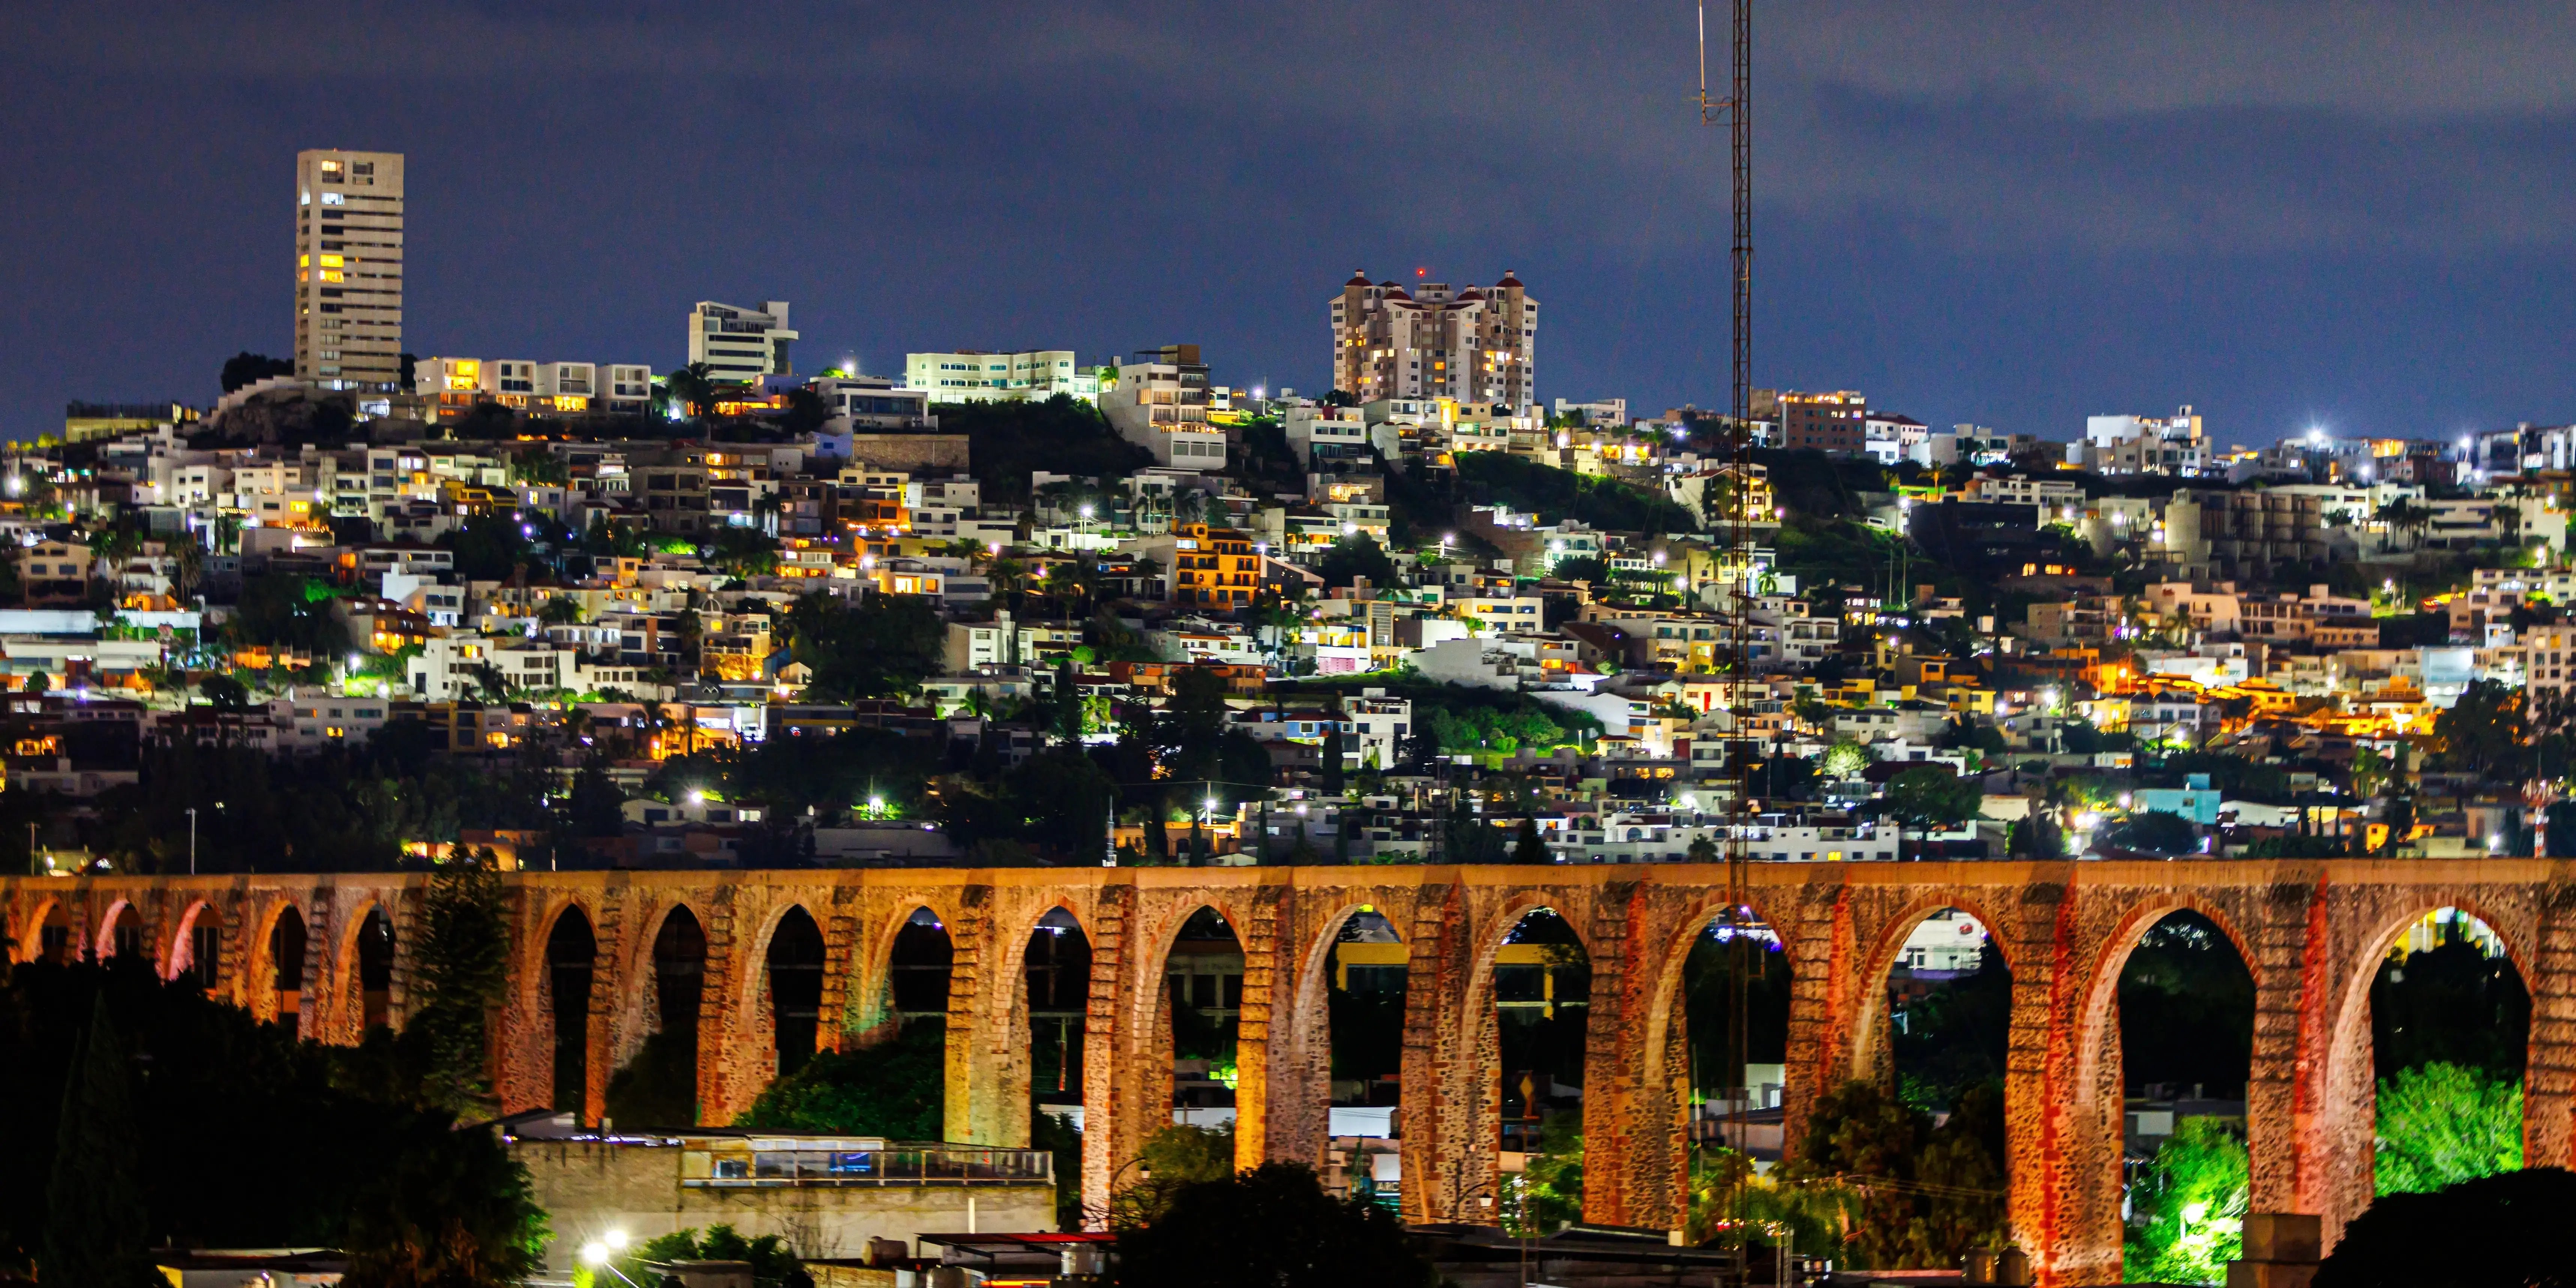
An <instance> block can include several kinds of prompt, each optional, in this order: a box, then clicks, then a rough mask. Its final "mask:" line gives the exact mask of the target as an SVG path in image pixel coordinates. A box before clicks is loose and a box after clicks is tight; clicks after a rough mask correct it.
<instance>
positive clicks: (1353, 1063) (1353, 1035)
mask: <svg viewBox="0 0 2576 1288" xmlns="http://www.w3.org/2000/svg"><path fill="white" fill-rule="evenodd" d="M1407 960H1408V959H1407V955H1406V949H1405V945H1404V940H1403V938H1402V937H1401V936H1399V935H1397V934H1396V933H1395V923H1394V922H1391V921H1389V920H1387V919H1386V918H1385V917H1384V916H1383V915H1381V914H1379V912H1378V911H1377V910H1376V909H1375V908H1369V907H1363V908H1361V909H1360V910H1359V911H1357V912H1354V913H1352V914H1351V915H1350V916H1349V917H1347V918H1345V919H1343V921H1342V928H1341V931H1340V932H1339V933H1338V934H1336V935H1335V936H1334V937H1333V946H1332V948H1331V949H1330V950H1329V951H1328V952H1327V953H1326V954H1325V957H1324V972H1325V977H1326V979H1327V980H1328V981H1329V982H1330V986H1331V991H1330V992H1329V993H1328V994H1326V1006H1327V1010H1326V1013H1325V1022H1326V1023H1327V1024H1328V1025H1329V1026H1330V1033H1331V1039H1332V1066H1333V1090H1332V1103H1333V1106H1334V1107H1335V1108H1336V1109H1351V1108H1383V1107H1389V1106H1393V1105H1397V1104H1400V1103H1402V1101H1403V1086H1404V1083H1403V1077H1402V1075H1403V1071H1404V986H1405V978H1406V970H1407V966H1406V963H1407ZM1333 1117H1334V1120H1335V1124H1336V1125H1335V1126H1334V1128H1333V1133H1332V1134H1333V1135H1334V1136H1336V1137H1341V1136H1367V1135H1376V1136H1386V1135H1389V1134H1391V1128H1392V1116H1391V1115H1387V1114H1348V1113H1341V1114H1335V1115H1334V1116H1333ZM1381 1120H1383V1121H1381ZM1371 1126H1377V1127H1387V1128H1389V1130H1388V1131H1367V1130H1360V1129H1361V1128H1366V1127H1371ZM1344 1127H1351V1128H1353V1129H1354V1130H1349V1131H1345V1130H1343V1128H1344Z"/></svg>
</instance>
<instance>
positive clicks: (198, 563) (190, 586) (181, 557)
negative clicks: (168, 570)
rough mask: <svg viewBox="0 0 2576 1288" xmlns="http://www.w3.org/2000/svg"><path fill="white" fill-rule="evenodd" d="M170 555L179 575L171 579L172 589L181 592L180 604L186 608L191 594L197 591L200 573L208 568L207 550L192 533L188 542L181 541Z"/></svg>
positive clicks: (179, 595) (179, 596)
mask: <svg viewBox="0 0 2576 1288" xmlns="http://www.w3.org/2000/svg"><path fill="white" fill-rule="evenodd" d="M170 555H171V561H172V563H173V564H175V565H176V568H175V571H176V573H177V575H176V576H174V577H172V578H171V581H172V583H173V586H172V588H173V589H175V590H177V591H178V592H179V594H178V600H179V603H180V605H181V606H182V607H185V606H186V605H187V603H188V594H189V592H190V591H192V590H195V589H196V586H197V576H198V573H199V572H200V570H202V569H203V568H204V567H205V566H206V548H205V547H204V546H201V545H199V544H197V537H196V534H195V533H193V532H192V533H189V534H188V538H187V540H185V541H181V542H180V543H179V544H178V547H177V548H176V549H174V550H172V551H171V552H170Z"/></svg>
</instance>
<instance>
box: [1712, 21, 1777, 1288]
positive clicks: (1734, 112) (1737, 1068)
mask: <svg viewBox="0 0 2576 1288" xmlns="http://www.w3.org/2000/svg"><path fill="white" fill-rule="evenodd" d="M1732 8H1733V13H1732V21H1731V22H1730V23H1729V35H1730V36H1731V40H1730V42H1729V44H1730V50H1731V57H1730V59H1729V62H1728V84H1727V90H1726V95H1725V97H1724V98H1715V99H1713V98H1711V97H1710V95H1709V80H1708V7H1707V4H1706V0H1702V3H1701V5H1700V9H1699V81H1700V88H1699V109H1700V122H1701V124H1703V125H1719V124H1723V125H1724V126H1726V128H1727V161H1728V171H1729V185H1728V188H1729V191H1728V196H1729V198H1730V211H1731V214H1732V216H1733V226H1732V228H1731V230H1730V236H1729V239H1728V248H1727V270H1728V272H1727V277H1728V288H1729V290H1728V293H1729V297H1730V298H1729V303H1730V305H1731V309H1730V312H1729V315H1728V339H1729V341H1730V342H1731V343H1730V346H1729V355H1728V373H1727V374H1728V376H1729V379H1730V382H1731V388H1730V390H1729V400H1728V403H1727V418H1726V423H1725V427H1724V433H1725V436H1726V442H1725V456H1726V462H1727V466H1728V468H1729V469H1730V470H1731V471H1732V473H1733V478H1732V479H1730V480H1729V481H1728V486H1727V488H1726V492H1725V495H1726V498H1727V499H1726V505H1725V509H1724V512H1723V514H1722V515H1721V516H1720V517H1719V520H1718V528H1719V532H1720V535H1721V536H1722V537H1723V538H1724V539H1725V543H1726V563H1727V565H1728V566H1729V568H1730V571H1731V573H1732V578H1731V581H1728V582H1725V583H1721V584H1724V585H1726V586H1727V592H1726V593H1727V596H1728V598H1727V602H1726V603H1725V604H1724V605H1722V606H1721V614H1722V617H1723V621H1724V629H1725V631H1726V635H1727V647H1726V649H1725V651H1724V654H1723V658H1724V660H1723V662H1722V663H1721V665H1722V666H1723V667H1724V669H1725V671H1726V672H1727V673H1728V675H1729V676H1730V678H1731V680H1732V682H1731V683H1730V684H1728V685H1726V686H1724V688H1723V689H1722V690H1721V692H1722V693H1723V694H1724V695H1725V698H1726V704H1727V707H1728V711H1729V715H1730V720H1729V725H1730V728H1729V729H1728V730H1727V735H1728V738H1729V740H1730V745H1729V747H1728V748H1727V764H1728V767H1729V775H1728V776H1729V778H1730V780H1731V781H1730V782H1729V784H1728V787H1729V791H1730V795H1729V797H1728V800H1727V808H1726V846H1725V852H1726V888H1727V889H1726V895H1727V898H1726V911H1725V913H1724V914H1723V919H1724V920H1725V921H1727V922H1729V923H1731V924H1732V925H1733V926H1734V927H1735V929H1736V933H1734V934H1733V935H1731V936H1730V937H1729V939H1728V942H1727V954H1726V958H1727V1033H1726V1058H1727V1070H1726V1072H1725V1074H1724V1075H1723V1076H1724V1079H1725V1085H1727V1092H1726V1094H1727V1095H1728V1097H1729V1100H1730V1105H1729V1110H1728V1113H1727V1115H1726V1122H1727V1133H1726V1136H1727V1139H1728V1140H1729V1141H1730V1142H1732V1143H1733V1144H1734V1145H1735V1146H1736V1147H1737V1148H1742V1147H1743V1145H1744V1142H1745V1141H1746V1139H1747V1136H1746V1132H1747V1130H1748V1127H1749V1122H1748V1113H1749V1110H1750V1108H1751V1101H1752V1094H1751V1089H1750V1088H1749V1087H1745V1086H1742V1085H1740V1084H1742V1083H1745V1082H1747V1081H1749V1079H1747V1078H1746V1077H1745V1076H1744V1073H1745V1066H1746V1062H1747V1061H1749V1060H1750V1059H1751V1058H1752V1029H1751V1015H1750V1012H1751V1009H1752V1008H1751V1003H1752V1000H1753V998H1752V993H1753V976H1754V972H1756V971H1759V970H1761V969H1762V968H1763V961H1762V952H1763V949H1762V947H1761V944H1760V941H1759V940H1758V939H1756V938H1755V937H1754V936H1753V935H1751V934H1748V933H1745V932H1747V931H1749V930H1751V929H1753V928H1754V927H1756V926H1758V925H1760V920H1759V918H1757V917H1756V916H1755V915H1754V913H1753V910H1752V908H1751V906H1750V898H1749V895H1750V888H1749V887H1750V884H1751V883H1750V879H1749V878H1750V876H1751V873H1750V872H1748V871H1747V869H1746V864H1747V862H1748V855H1747V847H1748V845H1749V843H1750V840H1751V835H1752V825H1753V821H1754V815H1753V812H1752V800H1753V766H1752V760H1751V757H1750V754H1749V748H1750V746H1751V743H1750V742H1749V740H1748V739H1747V738H1746V737H1745V732H1746V730H1745V723H1746V719H1747V717H1749V716H1750V715H1751V714H1752V698H1751V684H1752V670H1753V668H1752V656H1751V650H1752V628H1753V621H1752V609H1753V590H1754V586H1753V552H1754V539H1753V525H1754V523H1755V522H1756V520H1757V519H1758V518H1760V517H1762V516H1757V515H1754V514H1752V513H1751V512H1750V507H1751V505H1752V489H1751V487H1750V486H1749V484H1750V483H1751V481H1752V477H1753V469H1752V467H1753V3H1752V0H1733V4H1732ZM1727 1215H1728V1217H1729V1218H1730V1219H1731V1220H1734V1219H1740V1217H1741V1215H1742V1214H1741V1212H1740V1211H1730V1212H1728V1214H1727ZM1738 1246H1739V1249H1740V1248H1741V1246H1742V1245H1741V1244H1740V1243H1739V1245H1738ZM1739 1255H1740V1254H1739ZM1737 1273H1738V1281H1739V1282H1741V1279H1742V1275H1743V1269H1742V1263H1741V1262H1740V1261H1739V1263H1738V1272H1737Z"/></svg>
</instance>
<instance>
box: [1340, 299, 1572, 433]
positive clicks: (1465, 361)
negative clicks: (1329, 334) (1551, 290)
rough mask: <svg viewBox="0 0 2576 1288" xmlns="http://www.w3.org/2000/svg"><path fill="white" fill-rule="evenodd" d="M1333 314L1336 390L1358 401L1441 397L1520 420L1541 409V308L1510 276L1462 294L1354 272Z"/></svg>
mask: <svg viewBox="0 0 2576 1288" xmlns="http://www.w3.org/2000/svg"><path fill="white" fill-rule="evenodd" d="M1332 308H1333V387H1334V388H1336V389H1339V390H1341V391H1342V392H1344V393H1347V394H1349V395H1351V397H1352V398H1354V399H1356V400H1357V401H1359V402H1363V403H1369V402H1376V401H1378V400H1379V399H1382V398H1423V399H1439V398H1447V399H1450V400H1452V401H1455V402H1458V403H1463V404H1467V405H1470V406H1499V407H1504V408H1508V409H1510V410H1511V411H1514V412H1517V411H1519V410H1520V409H1521V408H1523V407H1526V406H1528V405H1530V404H1531V403H1534V402H1537V401H1538V377H1537V367H1536V365H1535V362H1534V358H1535V355H1536V354H1537V352H1538V301H1536V300H1534V299H1531V298H1530V297H1529V288H1527V287H1525V286H1523V285H1521V279H1519V278H1517V277H1514V276H1512V274H1511V270H1509V269H1505V270H1504V271H1503V280H1501V281H1499V282H1496V283H1494V284H1493V285H1492V286H1490V287H1486V286H1470V287H1467V288H1466V289H1464V290H1460V291H1452V290H1450V289H1449V285H1448V283H1446V282H1416V283H1415V284H1414V285H1413V286H1411V287H1410V288H1408V287H1406V286H1405V285H1404V284H1403V283H1401V282H1397V281H1394V280H1391V279H1390V280H1388V281H1384V282H1374V283H1373V282H1371V281H1369V279H1368V274H1367V273H1366V272H1358V273H1353V274H1352V275H1351V280H1349V281H1347V282H1344V283H1343V284H1342V290H1341V293H1340V294H1338V295H1336V296H1334V297H1333V304H1332Z"/></svg>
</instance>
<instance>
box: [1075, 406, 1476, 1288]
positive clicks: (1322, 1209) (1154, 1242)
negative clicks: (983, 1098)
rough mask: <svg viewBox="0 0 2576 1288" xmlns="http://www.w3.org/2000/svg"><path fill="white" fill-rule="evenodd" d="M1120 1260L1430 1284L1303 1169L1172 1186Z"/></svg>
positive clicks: (1378, 1284)
mask: <svg viewBox="0 0 2576 1288" xmlns="http://www.w3.org/2000/svg"><path fill="white" fill-rule="evenodd" d="M1487 454H1491V453H1487ZM1118 1260H1119V1275H1118V1279H1119V1282H1120V1283H1121V1284H1123V1285H1125V1286H1126V1288H1199V1285H1202V1284H1233V1283H1240V1284H1262V1285H1265V1286H1266V1288H1432V1285H1433V1284H1435V1283H1436V1282H1438V1277H1437V1275H1436V1274H1435V1273H1434V1272H1433V1270H1432V1267H1431V1263H1430V1262H1429V1261H1428V1260H1427V1259H1425V1258H1424V1257H1423V1256H1422V1254H1421V1253H1419V1252H1417V1251H1415V1250H1414V1249H1413V1247H1412V1245H1411V1244H1409V1243H1407V1242H1406V1241H1405V1238H1404V1227H1403V1226H1402V1225H1400V1224H1398V1223H1397V1221H1396V1219H1395V1216H1394V1215H1393V1214H1392V1213H1390V1212H1388V1211H1387V1210H1386V1209H1384V1208H1381V1207H1378V1206H1376V1205H1374V1204H1370V1203H1364V1202H1360V1201H1358V1200H1346V1199H1336V1198H1333V1197H1332V1196H1331V1195H1329V1194H1326V1193H1325V1192H1324V1187H1323V1186H1322V1184H1321V1183H1319V1182H1318V1181H1317V1180H1316V1179H1315V1173H1314V1172H1313V1170H1312V1169H1309V1168H1308V1167H1307V1166H1306V1165H1304V1164H1302V1163H1264V1164H1262V1165H1261V1166H1259V1167H1256V1168H1253V1169H1251V1170H1250V1171H1246V1172H1243V1173H1240V1174H1237V1175H1231V1176H1226V1177H1223V1178H1221V1179H1215V1180H1207V1181H1199V1182H1195V1183H1192V1184H1188V1185H1184V1186H1182V1187H1180V1189H1179V1190H1178V1191H1177V1192H1175V1193H1174V1194H1173V1196H1172V1202H1171V1206H1170V1208H1169V1209H1168V1210H1167V1211H1166V1212H1165V1213H1164V1214H1163V1215H1162V1217H1161V1218H1160V1219H1159V1220H1156V1221H1154V1222H1152V1223H1150V1224H1145V1225H1136V1226H1130V1227H1127V1228H1125V1229H1122V1230H1121V1231H1120V1232H1119V1235H1118Z"/></svg>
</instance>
